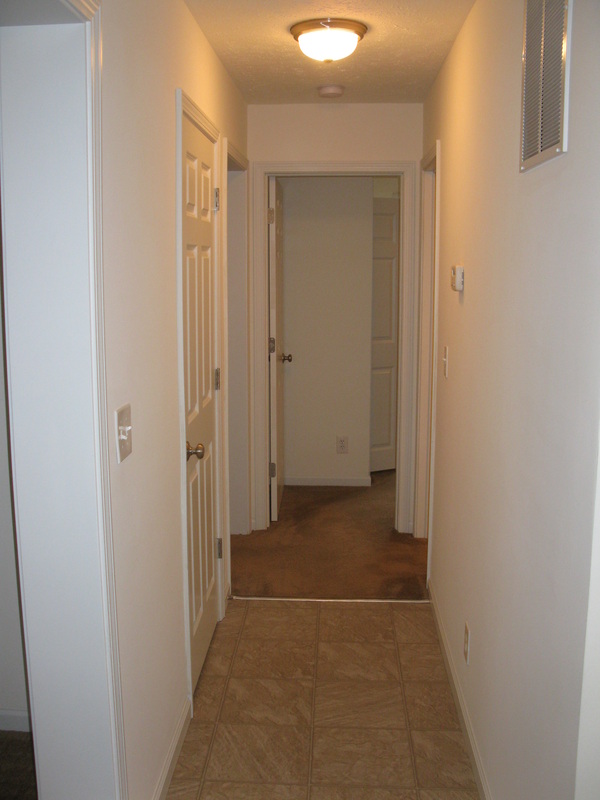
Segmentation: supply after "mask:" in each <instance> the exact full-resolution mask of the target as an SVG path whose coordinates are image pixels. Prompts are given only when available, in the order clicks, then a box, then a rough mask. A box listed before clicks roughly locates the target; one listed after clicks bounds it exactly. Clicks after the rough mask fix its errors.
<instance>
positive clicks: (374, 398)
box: [371, 197, 400, 472]
mask: <svg viewBox="0 0 600 800" xmlns="http://www.w3.org/2000/svg"><path fill="white" fill-rule="evenodd" d="M399 223H400V201H399V200H398V199H394V198H381V197H376V198H374V199H373V312H372V334H371V472H377V471H379V470H385V469H395V468H396V392H397V381H398V254H399V227H400V225H399Z"/></svg>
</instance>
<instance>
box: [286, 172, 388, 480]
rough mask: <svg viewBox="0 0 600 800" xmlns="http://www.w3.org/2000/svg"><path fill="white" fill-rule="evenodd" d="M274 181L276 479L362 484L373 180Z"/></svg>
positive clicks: (366, 426)
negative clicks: (280, 277)
mask: <svg viewBox="0 0 600 800" xmlns="http://www.w3.org/2000/svg"><path fill="white" fill-rule="evenodd" d="M281 183H282V186H283V208H284V228H283V230H284V244H283V261H284V268H283V274H284V325H283V327H284V342H283V349H284V352H286V353H290V352H291V353H292V354H293V359H294V360H293V361H292V363H291V364H285V366H284V374H285V401H284V420H285V482H286V483H292V484H311V485H319V484H323V485H327V484H340V485H343V484H349V485H353V484H354V485H368V484H369V483H370V476H369V455H370V454H369V426H370V422H369V419H370V388H371V276H372V252H373V181H372V179H371V178H368V177H361V178H351V177H327V178H326V177H321V178H318V177H306V178H283V179H281ZM336 436H348V437H349V452H348V453H347V454H345V455H339V454H337V453H336Z"/></svg>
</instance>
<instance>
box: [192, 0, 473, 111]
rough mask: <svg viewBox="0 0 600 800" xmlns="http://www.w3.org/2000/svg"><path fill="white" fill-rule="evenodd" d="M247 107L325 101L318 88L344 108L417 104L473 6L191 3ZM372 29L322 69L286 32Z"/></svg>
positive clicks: (446, 0)
mask: <svg viewBox="0 0 600 800" xmlns="http://www.w3.org/2000/svg"><path fill="white" fill-rule="evenodd" d="M186 3H187V5H188V6H189V8H190V10H191V12H192V14H193V15H194V17H195V18H196V20H197V21H198V24H199V25H200V27H201V28H202V30H203V31H204V33H205V35H206V37H207V38H208V40H209V42H210V43H211V45H212V46H213V48H214V50H215V51H216V53H217V55H218V56H219V58H220V59H221V61H222V62H223V64H224V65H225V67H226V69H227V71H228V72H229V74H230V75H231V77H232V78H233V80H234V82H235V83H236V84H237V86H238V88H239V89H240V91H241V93H242V95H243V96H244V98H245V100H246V101H247V102H248V103H314V102H325V103H331V102H339V101H336V100H321V99H320V98H319V96H318V94H317V88H318V87H319V86H324V85H328V84H342V85H343V86H344V87H345V93H344V96H343V97H342V98H341V102H344V103H420V102H423V100H424V99H425V96H426V94H427V91H428V90H429V88H430V86H431V85H432V83H433V81H434V79H435V77H436V75H437V73H438V71H439V69H440V67H441V66H442V64H443V62H444V59H445V58H446V55H447V54H448V52H449V50H450V47H451V46H452V43H453V42H454V40H455V38H456V36H457V34H458V32H459V30H460V28H461V26H462V24H463V22H464V20H465V18H466V17H467V14H468V13H469V11H470V9H471V7H472V6H473V3H474V0H361V2H358V0H333V1H332V2H331V3H330V4H329V5H322V4H321V3H320V2H315V0H302V1H301V2H298V1H297V0H221V1H220V2H215V0H186ZM327 16H329V17H344V18H350V19H356V20H358V21H359V22H363V23H365V24H366V25H367V28H368V30H367V33H366V34H365V37H364V39H363V40H362V42H360V43H359V45H358V48H357V50H356V52H355V53H354V54H353V55H351V56H350V57H349V58H347V59H344V60H343V61H338V62H336V63H333V64H323V63H320V62H317V61H311V60H310V59H308V58H307V57H306V56H304V55H302V53H301V52H300V48H299V47H298V45H297V43H296V42H295V41H294V39H293V38H292V36H291V34H290V32H289V29H290V27H291V26H292V25H293V24H294V23H295V22H300V21H302V20H305V19H311V18H315V17H319V18H322V17H327Z"/></svg>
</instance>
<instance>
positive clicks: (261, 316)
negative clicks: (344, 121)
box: [249, 161, 418, 533]
mask: <svg viewBox="0 0 600 800" xmlns="http://www.w3.org/2000/svg"><path fill="white" fill-rule="evenodd" d="M416 170H417V165H416V163H415V162H413V161H385V162H381V161H371V162H369V161H367V162H364V161H360V162H309V161H307V162H294V161H285V162H257V163H255V164H254V165H253V169H252V205H253V212H252V226H251V234H252V242H251V250H252V255H253V268H252V271H251V276H250V296H249V305H250V314H251V320H250V331H251V335H250V402H251V409H250V419H251V431H252V453H253V456H252V459H251V464H250V466H251V506H252V508H251V519H252V528H253V530H261V529H264V528H266V527H268V520H269V491H268V490H269V474H268V463H269V438H268V437H269V400H268V398H269V394H268V392H269V370H268V363H269V359H268V336H269V298H268V290H269V283H268V241H267V239H268V226H267V224H266V219H267V207H268V178H269V176H278V177H279V176H307V175H327V176H357V175H358V176H364V175H369V176H371V175H399V176H401V179H402V180H401V183H402V201H401V227H402V230H401V264H400V314H401V326H400V349H399V352H400V355H399V367H400V369H399V388H400V391H399V393H398V404H399V405H398V417H397V427H398V435H397V447H398V454H399V455H400V454H401V455H402V458H398V459H397V464H398V469H397V472H396V474H397V487H396V520H395V524H396V527H397V528H398V530H400V531H404V532H409V533H412V531H413V515H414V485H415V464H414V462H415V445H414V443H415V433H416V431H415V420H416V413H415V402H414V397H415V387H416V365H417V342H418V327H417V322H418V282H417V267H418V265H417V260H416V224H417V220H416V215H415V209H416V203H417V194H418V186H417V183H416Z"/></svg>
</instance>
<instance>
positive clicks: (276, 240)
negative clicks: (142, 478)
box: [269, 177, 291, 522]
mask: <svg viewBox="0 0 600 800" xmlns="http://www.w3.org/2000/svg"><path fill="white" fill-rule="evenodd" d="M282 194H283V193H282V188H281V183H280V182H279V181H278V180H277V178H273V177H270V178H269V337H270V343H269V391H270V426H271V428H270V467H269V468H270V476H271V478H270V479H271V522H276V521H277V519H278V518H279V507H280V505H281V498H282V496H283V482H284V478H285V468H284V460H283V452H284V451H283V365H284V354H283V196H282ZM285 358H286V359H289V360H290V361H291V356H285Z"/></svg>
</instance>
